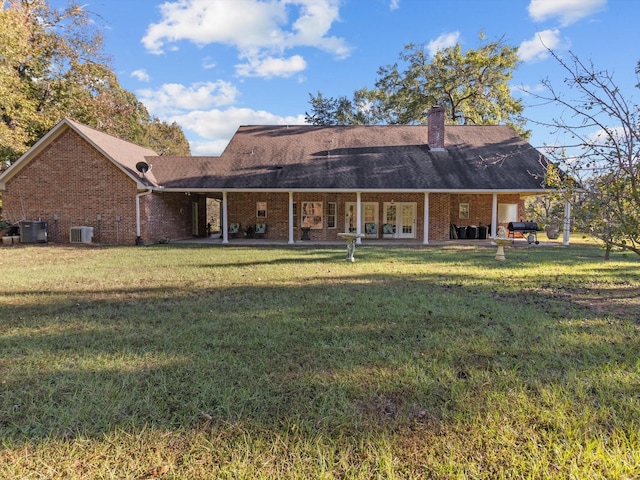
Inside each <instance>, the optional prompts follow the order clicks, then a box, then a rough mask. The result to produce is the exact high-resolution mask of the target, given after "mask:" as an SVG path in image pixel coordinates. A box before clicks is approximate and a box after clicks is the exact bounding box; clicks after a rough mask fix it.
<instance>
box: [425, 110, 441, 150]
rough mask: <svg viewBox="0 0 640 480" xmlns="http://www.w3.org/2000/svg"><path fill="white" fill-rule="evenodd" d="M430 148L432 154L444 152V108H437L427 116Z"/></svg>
mask: <svg viewBox="0 0 640 480" xmlns="http://www.w3.org/2000/svg"><path fill="white" fill-rule="evenodd" d="M427 126H428V130H429V136H428V139H427V141H428V142H429V148H430V149H431V151H432V152H444V107H440V106H435V107H432V108H431V110H429V113H428V115H427Z"/></svg>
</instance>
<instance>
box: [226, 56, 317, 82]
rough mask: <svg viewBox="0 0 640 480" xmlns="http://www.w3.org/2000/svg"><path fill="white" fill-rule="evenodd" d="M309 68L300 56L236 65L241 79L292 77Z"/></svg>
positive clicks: (272, 58)
mask: <svg viewBox="0 0 640 480" xmlns="http://www.w3.org/2000/svg"><path fill="white" fill-rule="evenodd" d="M305 68H307V62H305V61H304V58H302V57H301V56H300V55H294V56H293V57H290V58H274V57H267V58H264V59H260V60H257V59H251V60H250V61H249V62H248V63H243V64H239V65H236V72H237V73H238V75H240V76H241V77H263V78H273V77H290V76H292V75H295V74H296V73H299V72H302V71H303V70H304V69H305Z"/></svg>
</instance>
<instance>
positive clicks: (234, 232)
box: [229, 223, 240, 238]
mask: <svg viewBox="0 0 640 480" xmlns="http://www.w3.org/2000/svg"><path fill="white" fill-rule="evenodd" d="M239 232H240V224H239V223H231V224H229V236H230V237H231V238H236V237H237V236H238V233H239Z"/></svg>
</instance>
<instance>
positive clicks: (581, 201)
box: [536, 51, 640, 258]
mask: <svg viewBox="0 0 640 480" xmlns="http://www.w3.org/2000/svg"><path fill="white" fill-rule="evenodd" d="M550 53H551V55H552V56H553V57H554V58H555V60H556V61H557V62H558V63H559V65H561V66H562V68H564V71H565V72H566V75H567V76H566V78H565V81H564V84H565V85H566V90H559V89H557V88H555V87H554V86H553V85H552V84H551V82H550V81H549V80H548V79H547V80H544V81H543V85H544V86H545V93H542V94H538V95H536V96H537V97H538V98H539V99H542V100H544V101H545V102H553V103H555V104H557V105H559V106H561V107H562V108H561V109H560V111H561V112H562V113H561V115H560V116H559V117H557V118H553V119H552V120H551V121H549V122H538V123H542V124H543V125H546V126H548V127H551V128H552V129H553V130H554V131H556V132H559V134H561V135H562V136H561V137H559V138H564V139H565V142H564V143H562V142H561V143H560V144H555V145H552V146H548V147H547V152H548V155H549V156H551V157H553V158H554V159H555V160H556V162H557V164H558V165H559V166H560V167H561V168H562V169H563V170H565V171H566V172H567V173H568V174H569V175H568V176H564V177H560V176H555V177H553V176H552V177H550V179H554V178H555V182H556V184H557V186H559V187H561V188H562V189H563V190H564V192H565V194H566V197H567V199H568V200H570V201H572V202H573V204H574V206H575V211H576V217H577V219H578V220H579V221H580V223H581V227H582V228H584V229H586V230H587V232H588V233H591V234H592V235H593V236H594V237H596V238H598V239H599V240H601V241H602V243H603V244H604V246H605V250H606V258H608V255H609V252H610V251H611V249H612V248H616V247H617V248H622V249H626V250H630V251H633V252H635V253H637V254H639V255H640V108H639V106H638V105H636V104H634V103H632V102H631V101H630V100H629V99H628V98H627V97H626V96H625V95H624V94H623V92H622V90H621V89H620V88H619V87H618V86H617V85H616V83H615V81H614V79H613V77H612V76H611V75H610V74H609V73H608V72H607V71H604V70H598V69H596V68H595V66H594V65H593V64H592V63H590V62H589V63H585V62H582V61H581V60H580V59H579V58H578V57H577V56H576V55H574V54H571V55H570V57H569V58H568V60H566V61H565V60H563V59H561V58H560V57H559V56H557V55H556V54H555V53H554V52H553V51H550ZM639 73H640V63H639V64H638V68H637V69H636V74H639Z"/></svg>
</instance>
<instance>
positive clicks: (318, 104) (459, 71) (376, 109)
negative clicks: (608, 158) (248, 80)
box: [307, 35, 529, 136]
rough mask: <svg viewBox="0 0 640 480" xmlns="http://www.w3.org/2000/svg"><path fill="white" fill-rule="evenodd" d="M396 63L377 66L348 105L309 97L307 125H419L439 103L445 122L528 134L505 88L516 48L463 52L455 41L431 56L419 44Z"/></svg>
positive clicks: (486, 46) (500, 45) (488, 45)
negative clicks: (373, 75)
mask: <svg viewBox="0 0 640 480" xmlns="http://www.w3.org/2000/svg"><path fill="white" fill-rule="evenodd" d="M480 38H481V40H483V41H484V37H483V36H482V35H481V36H480ZM400 59H401V61H402V67H401V66H400V64H398V63H395V64H393V65H387V66H383V67H380V69H379V70H378V79H377V81H376V83H375V88H373V89H371V90H368V89H360V90H358V91H356V92H355V94H354V99H353V100H352V101H349V100H348V99H346V98H345V97H340V98H339V99H337V100H336V99H333V98H325V97H322V94H320V93H318V96H317V97H313V96H311V101H310V104H311V107H312V110H311V113H307V121H308V122H309V123H315V122H316V121H318V119H320V120H321V121H323V122H334V123H341V121H343V122H345V123H355V122H354V120H355V121H359V122H365V123H387V124H424V123H426V121H427V112H428V111H429V109H430V108H431V107H432V106H434V105H440V106H442V107H444V108H445V113H446V120H447V123H449V124H475V125H487V124H499V123H505V124H508V125H511V126H512V127H514V128H515V129H516V130H517V131H518V132H519V133H520V134H522V135H523V136H528V135H529V132H527V131H525V130H524V120H523V118H522V117H521V113H522V111H523V106H522V103H521V102H520V101H519V100H517V99H514V98H513V97H512V96H511V92H510V90H509V86H508V82H509V80H510V79H511V76H512V74H513V71H514V70H515V69H516V68H517V66H518V64H519V61H518V49H517V47H511V46H509V45H506V44H505V43H504V41H503V40H502V39H500V40H497V41H493V42H484V43H483V44H482V45H481V46H480V47H479V48H477V49H469V50H467V51H466V52H463V51H462V47H461V45H460V44H459V43H458V44H456V45H455V46H452V47H448V48H445V49H442V50H439V51H438V52H437V53H436V54H435V55H434V56H433V58H431V57H430V55H429V53H428V51H427V49H426V48H425V46H424V45H419V44H413V43H412V44H409V45H407V46H406V47H405V49H404V51H403V52H402V53H401V54H400ZM341 107H342V108H341ZM323 109H324V111H323ZM345 110H346V112H345ZM327 112H328V113H329V115H327ZM332 113H333V115H331V114H332Z"/></svg>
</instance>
